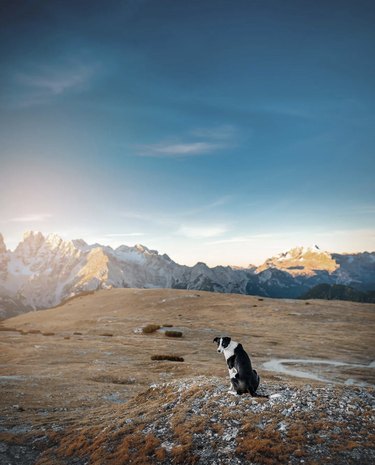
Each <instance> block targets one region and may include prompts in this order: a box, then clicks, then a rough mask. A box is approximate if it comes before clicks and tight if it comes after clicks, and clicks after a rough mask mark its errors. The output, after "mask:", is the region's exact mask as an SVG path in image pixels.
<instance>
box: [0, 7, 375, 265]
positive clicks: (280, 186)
mask: <svg viewBox="0 0 375 465" xmlns="http://www.w3.org/2000/svg"><path fill="white" fill-rule="evenodd" d="M374 24H375V4H374V2H372V1H361V0H357V1H345V0H340V1H330V0H325V1H320V0H317V1H300V0H246V1H242V0H235V1H233V0H212V1H211V0H207V1H205V0H199V1H196V0H189V1H186V0H158V1H157V0H125V1H120V0H116V1H108V0H107V1H106V2H102V1H95V0H91V1H77V0H75V1H69V0H65V1H57V0H50V1H48V2H45V1H41V0H39V1H36V0H35V1H31V0H28V1H27V0H23V1H22V0H20V1H17V2H14V1H12V0H8V1H7V0H5V1H2V2H1V3H0V232H1V233H2V234H3V236H4V238H5V241H6V244H7V246H8V247H9V248H11V249H12V248H14V247H15V246H16V245H17V243H18V241H19V240H20V239H21V238H22V235H23V232H24V231H28V230H35V231H42V232H43V233H44V234H48V233H56V234H59V235H60V236H61V237H63V238H64V239H76V238H83V239H84V240H86V241H87V242H88V243H95V242H98V243H101V244H105V245H111V246H112V247H117V246H119V245H120V244H127V245H134V244H136V243H141V244H144V245H146V246H147V247H149V248H151V249H157V250H158V251H159V252H160V253H167V254H169V255H170V256H171V258H173V259H174V260H175V261H177V262H178V263H181V264H187V265H193V264H194V263H196V262H198V261H203V262H206V263H207V264H208V265H210V266H213V265H219V264H220V265H238V266H246V265H248V264H250V263H253V264H260V263H262V262H263V261H264V260H265V259H266V258H268V257H270V256H273V255H275V254H277V253H280V252H283V251H285V250H288V249H290V248H291V247H295V246H300V245H306V246H307V245H315V244H317V245H318V246H319V247H320V248H321V249H324V250H328V251H332V252H360V251H365V250H367V251H373V250H375V188H374V186H375V183H374V173H375V154H374V148H375V131H374V126H375V124H374V123H375V106H374V103H375V86H374V83H375V60H374V49H375V28H374V27H373V25H374Z"/></svg>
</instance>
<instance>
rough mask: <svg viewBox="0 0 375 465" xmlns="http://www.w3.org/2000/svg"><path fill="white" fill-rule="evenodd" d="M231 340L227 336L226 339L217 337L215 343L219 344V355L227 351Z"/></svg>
mask: <svg viewBox="0 0 375 465" xmlns="http://www.w3.org/2000/svg"><path fill="white" fill-rule="evenodd" d="M231 340H232V339H231V338H230V337H227V336H225V337H215V339H214V340H213V342H216V343H217V351H218V352H219V353H223V352H224V349H226V348H227V347H228V346H229V344H230V341H231Z"/></svg>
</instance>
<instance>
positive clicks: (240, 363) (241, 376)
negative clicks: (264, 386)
mask: <svg viewBox="0 0 375 465" xmlns="http://www.w3.org/2000/svg"><path fill="white" fill-rule="evenodd" d="M234 356H235V359H234V368H235V369H236V370H237V374H236V376H235V378H233V379H232V384H233V387H234V388H235V389H236V391H237V393H238V394H245V393H249V394H251V395H252V396H254V395H256V390H257V389H258V386H259V376H258V373H257V372H256V371H255V370H253V367H252V365H251V361H250V357H249V356H248V355H247V353H246V351H245V350H244V348H243V347H242V344H238V345H237V347H236V348H235V349H234Z"/></svg>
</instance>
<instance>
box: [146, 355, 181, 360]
mask: <svg viewBox="0 0 375 465" xmlns="http://www.w3.org/2000/svg"><path fill="white" fill-rule="evenodd" d="M151 360H158V361H162V360H167V361H169V362H183V361H184V359H183V358H182V357H178V356H177V355H153V356H152V357H151Z"/></svg>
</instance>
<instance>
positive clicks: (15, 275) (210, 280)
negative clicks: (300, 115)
mask: <svg viewBox="0 0 375 465" xmlns="http://www.w3.org/2000/svg"><path fill="white" fill-rule="evenodd" d="M319 284H328V285H343V286H349V287H350V288H353V289H354V290H357V291H361V292H368V291H372V290H374V289H375V253H374V252H371V253H369V252H363V253H357V254H335V253H329V252H325V251H322V250H320V249H319V247H318V246H313V247H308V248H304V247H296V248H293V249H291V250H289V251H287V252H283V253H280V254H279V255H277V256H275V257H272V258H269V259H268V260H266V261H265V263H264V264H263V265H261V266H259V267H254V266H249V268H237V267H229V266H225V267H224V266H216V267H213V268H209V267H208V266H207V265H206V264H205V263H202V262H198V263H197V264H196V265H194V266H192V267H189V266H184V265H179V264H178V263H176V262H174V261H173V260H172V259H171V258H170V257H169V256H168V255H166V254H163V255H160V254H159V253H158V251H156V250H151V249H149V248H148V247H146V246H144V245H140V244H137V245H135V246H134V247H129V246H127V245H121V246H120V247H117V248H116V249H113V248H112V247H109V246H103V245H100V244H94V245H89V244H87V243H86V242H85V241H83V240H82V239H78V240H72V241H65V240H63V239H62V238H61V237H59V236H58V235H56V234H49V235H47V236H44V235H43V234H42V233H40V232H33V231H30V232H26V233H25V234H24V237H23V240H22V241H21V242H20V243H19V244H18V246H17V247H16V249H15V250H14V251H10V250H7V248H6V245H5V243H4V240H3V237H2V235H1V234H0V318H7V317H9V316H12V315H15V314H18V313H23V312H26V311H30V310H33V309H34V310H35V309H43V308H49V307H53V306H56V305H59V304H60V303H61V302H63V301H65V300H66V299H69V298H71V297H74V296H76V295H80V294H82V293H87V292H92V291H95V290H97V289H108V288H112V287H119V288H121V287H134V288H172V289H195V290H205V291H211V292H226V293H237V294H250V295H260V296H266V297H276V298H298V297H300V296H301V295H304V294H306V293H307V292H308V291H309V290H310V289H311V288H314V287H315V286H317V285H319ZM348 295H350V293H349V294H348Z"/></svg>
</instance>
